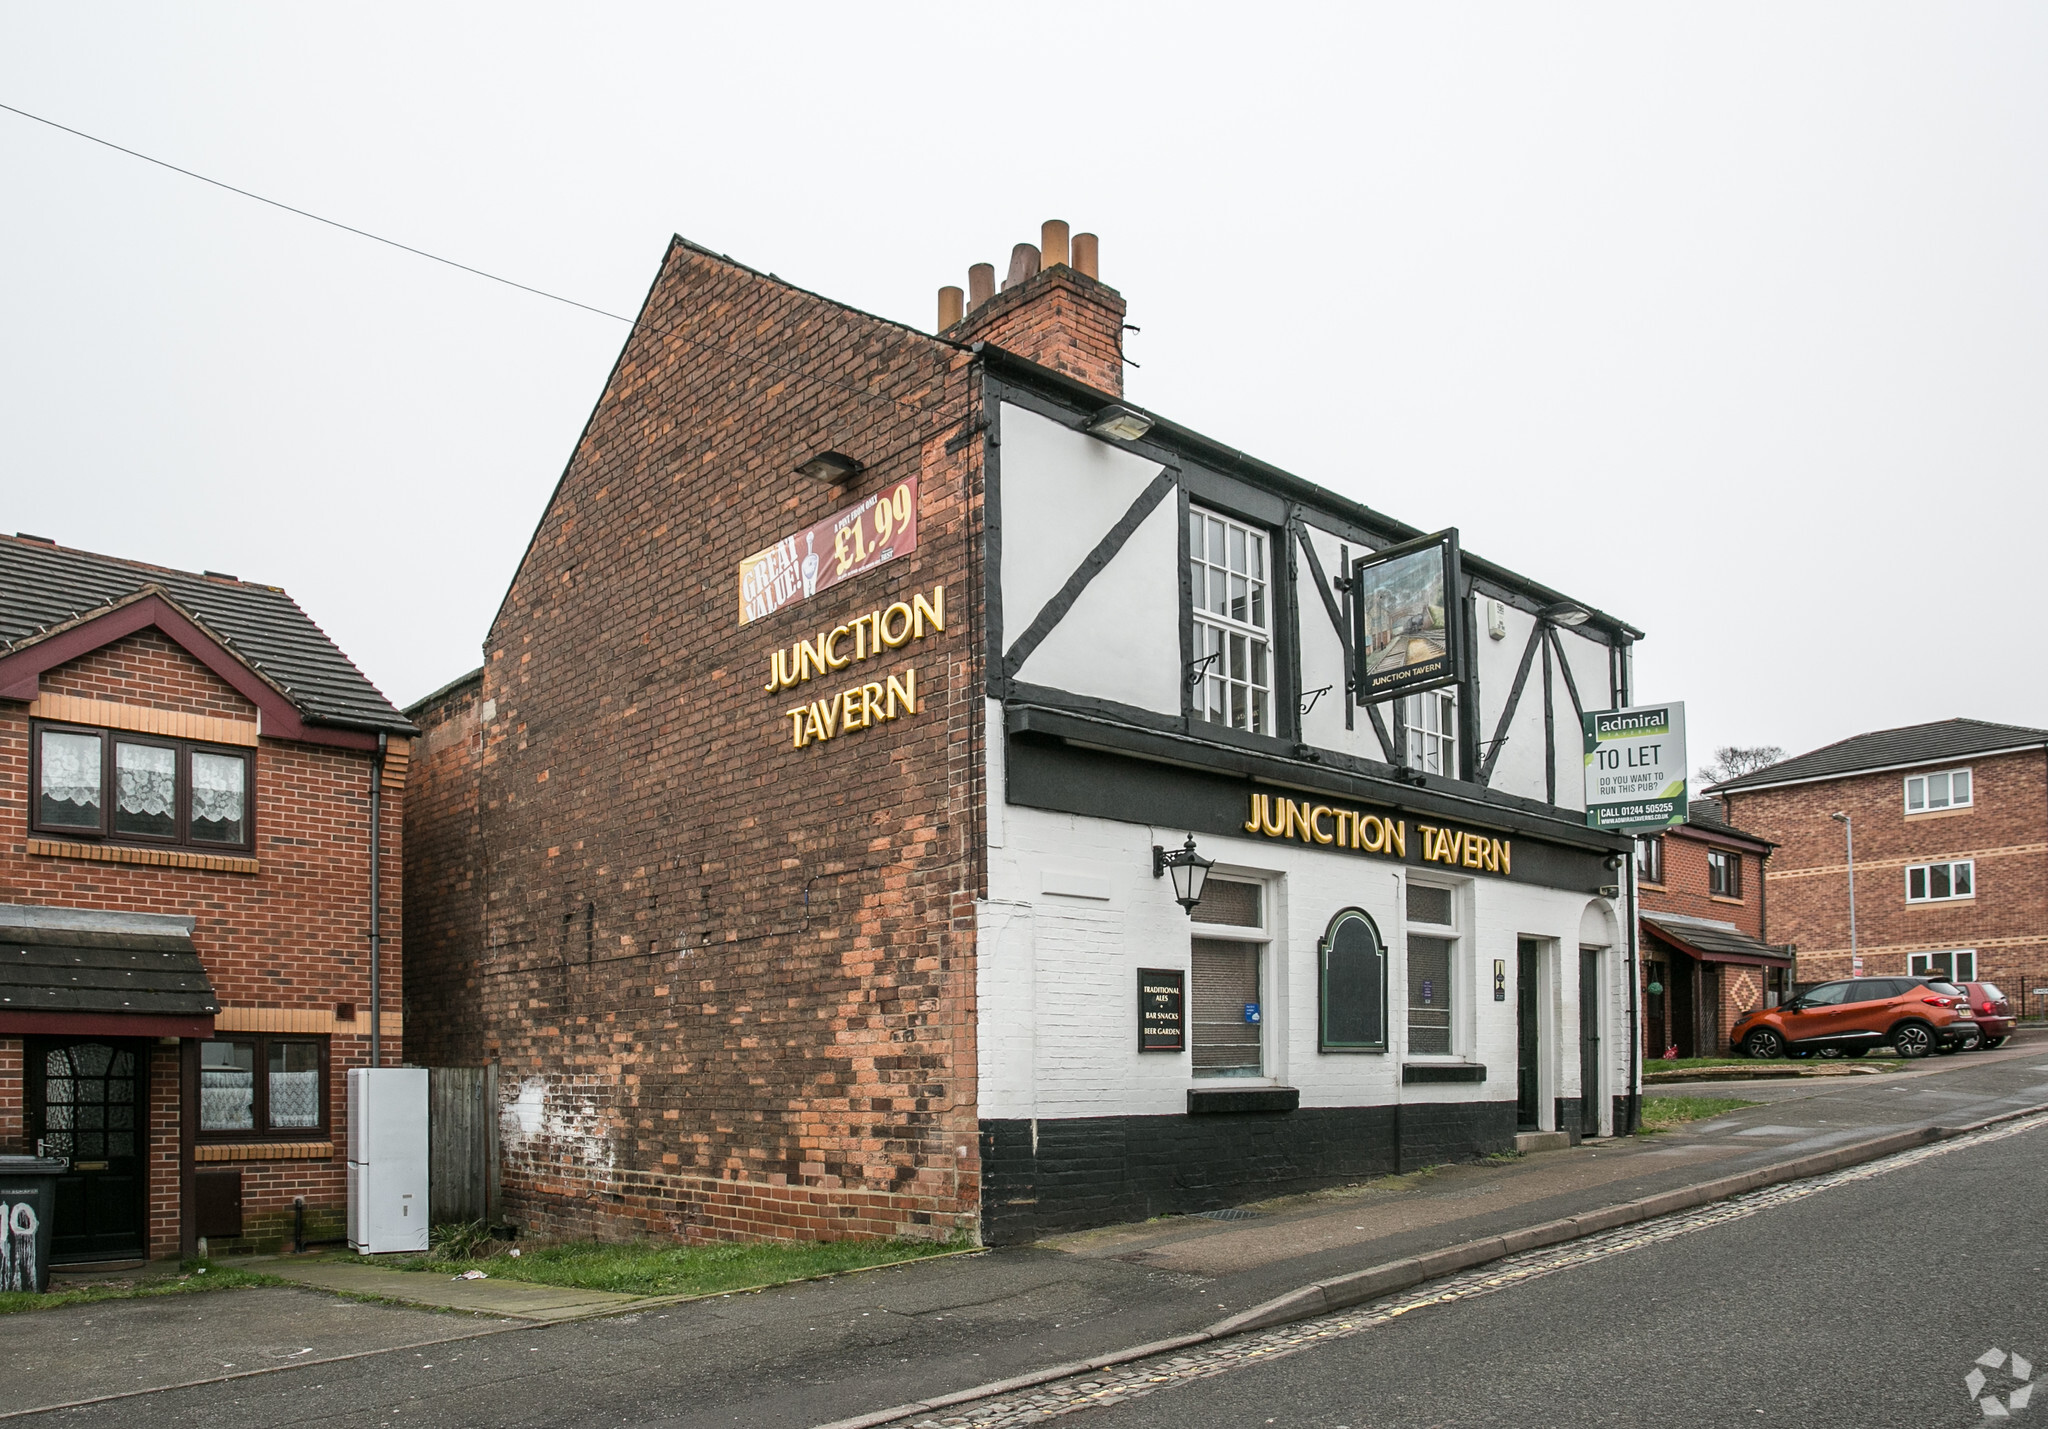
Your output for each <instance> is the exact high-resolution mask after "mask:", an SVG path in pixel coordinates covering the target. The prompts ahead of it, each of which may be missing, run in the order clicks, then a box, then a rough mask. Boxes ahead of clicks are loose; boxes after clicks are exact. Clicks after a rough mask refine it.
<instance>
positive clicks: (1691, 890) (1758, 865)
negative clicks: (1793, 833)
mask: <svg viewBox="0 0 2048 1429" xmlns="http://www.w3.org/2000/svg"><path fill="white" fill-rule="evenodd" d="M1663 837H1664V881H1663V883H1662V884H1647V883H1646V884H1642V885H1639V886H1640V888H1641V902H1642V906H1643V908H1644V910H1645V911H1646V912H1650V913H1683V914H1684V915H1685V916H1687V917H1688V918H1712V919H1714V920H1716V921H1717V922H1722V923H1733V924H1734V925H1735V926H1736V928H1737V929H1738V930H1739V931H1741V932H1744V933H1747V934H1748V935H1749V936H1750V937H1752V938H1756V939H1758V940H1759V941H1762V942H1770V941H1773V940H1772V939H1768V938H1765V937H1764V907H1763V905H1764V893H1763V877H1762V873H1763V860H1762V859H1761V858H1759V857H1758V856H1757V855H1756V854H1755V853H1754V852H1753V851H1751V850H1749V849H1745V848H1743V847H1741V846H1740V845H1738V844H1735V843H1733V842H1728V843H1723V842H1720V841H1718V840H1710V839H1707V838H1701V837H1695V836H1693V835H1691V834H1688V833H1682V832H1680V831H1679V830H1677V829H1671V830H1668V831H1666V833H1665V834H1664V836H1663ZM1710 848H1719V849H1729V850H1732V851H1734V852H1736V853H1738V854H1740V855H1741V857H1742V897H1741V898H1739V899H1729V898H1720V897H1717V896H1715V895H1714V894H1712V893H1709V892H1708V891H1707V850H1708V849H1710ZM1777 941H1781V942H1782V941H1783V940H1782V939H1778V940H1777Z"/></svg>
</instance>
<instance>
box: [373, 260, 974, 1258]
mask: <svg viewBox="0 0 2048 1429" xmlns="http://www.w3.org/2000/svg"><path fill="white" fill-rule="evenodd" d="M645 321H646V324H647V330H646V331H644V332H643V334H642V335H640V336H636V337H635V338H633V339H632V340H631V341H630V342H629V343H628V345H627V348H626V350H625V352H624V353H623V354H622V356H621V358H620V361H619V365H618V367H617V368H616V369H615V371H614V373H613V375H612V377H611V380H610V383H609V385H608V387H607V390H606V392H605V394H604V397H603V399H602V400H601V402H600V403H599V405H598V409H597V411H596V412H595V414H594V415H593V418H592V422H591V425H590V427H589V429H588V430H587V431H586V433H585V434H584V437H583V439H582V440H581V442H580V443H579V445H578V447H577V450H576V452H575V454H574V456H573V458H572V459H571V461H570V464H569V468H568V471H567V472H566V474H565V475H564V477H563V480H562V483H561V486H560V487H559V489H558V490H557V492H556V494H555V497H554V499H553V501H552V502H551V504H550V506H549V508H548V510H547V512H546V514H545V515H544V517H543V518H542V520H541V523H540V527H539V530H538V531H537V533H536V535H535V537H534V540H533V544H532V546H531V547H530V548H529V550H528V552H527V554H526V557H525V559H524V561H523V562H522V564H521V567H520V570H519V574H518V576H517V578H516V579H515V581H514V583H513V586H512V589H511V591H510V592H509V593H508V595H507V597H506V601H505V603H504V606H503V607H502V609H501V610H500V612H499V615H498V617H497V620H496V622H495V623H494V625H493V628H492V630H491V633H490V639H489V641H488V643H487V646H486V650H487V663H486V666H485V673H484V677H483V685H482V688H481V691H480V692H479V693H480V695H481V698H482V701H483V704H482V706H481V708H480V709H479V708H477V707H475V706H474V705H473V704H472V703H471V698H472V697H470V696H468V695H462V694H458V695H457V696H454V697H451V698H450V699H448V700H446V701H444V702H443V703H442V705H441V706H440V707H438V708H436V709H434V710H429V711H422V718H423V720H424V721H425V722H426V725H427V728H428V735H427V738H426V740H425V743H424V746H423V757H422V760H421V764H420V768H419V769H418V770H417V771H415V776H414V779H415V790H416V796H417V808H416V809H415V811H414V826H413V832H414V844H413V849H412V851H413V855H414V857H413V858H412V859H411V861H410V862H409V863H408V865H407V879H408V893H407V897H408V901H409V904H410V906H411V908H412V917H413V918H414V919H416V920H417V921H418V924H419V926H418V928H417V930H416V936H415V938H414V941H413V943H412V945H411V951H410V956H409V959H408V982H407V1002H408V1007H409V1008H410V1012H411V1017H412V1023H411V1028H412V1030H413V1040H412V1042H411V1044H410V1045H411V1046H412V1047H413V1048H414V1049H415V1054H416V1055H417V1056H419V1057H420V1058H421V1059H423V1060H426V1061H429V1062H432V1063H435V1064H455V1063H470V1064H474V1063H477V1062H481V1061H485V1060H489V1059H496V1060H498V1061H499V1062H500V1063H501V1068H500V1082H499V1085H500V1088H501V1095H502V1096H503V1098H504V1102H505V1110H504V1118H503V1125H504V1147H505V1162H504V1189H505V1197H506V1203H507V1207H508V1211H509V1213H510V1214H511V1215H512V1216H513V1217H514V1218H516V1219H517V1220H519V1221H520V1222H521V1223H522V1224H523V1225H525V1226H526V1227H527V1228H529V1230H531V1231H534V1232H538V1233H542V1234H570V1235H577V1236H583V1235H595V1236H607V1237H623V1236H630V1235H636V1234H644V1233H649V1232H653V1233H658V1234H665V1235H670V1234H672V1235H687V1236H689V1237H692V1238H719V1237H732V1236H783V1237H809V1236H836V1235H847V1234H884V1233H888V1234H897V1233H908V1234H925V1235H947V1234H952V1233H956V1232H957V1233H969V1234H971V1233H972V1232H973V1231H974V1229H975V1228H976V1227H977V1225H978V1199H979V1198H978V1182H977V1177H978V1166H977V1163H976V1160H975V1155H976V1151H975V1148H976V1117H975V1089H974V1068H975V1051H974V1040H973V989H974V965H973V955H974V946H973V936H974V903H973V900H974V898H975V896H976V893H977V890H978V877H979V874H978V871H977V868H976V864H975V858H974V854H973V850H974V849H975V848H976V847H978V842H977V828H978V822H979V818H980V810H981V805H980V799H981V789H980V787H979V784H978V782H977V780H978V774H977V771H978V769H979V767H980V761H979V757H978V752H977V751H978V743H977V742H978V740H979V739H980V738H981V730H982V724H983V713H982V711H983V704H982V697H981V694H980V682H981V675H980V672H979V670H978V669H977V666H976V661H975V656H974V651H975V649H976V642H975V640H974V639H973V636H972V630H973V629H974V627H975V624H976V622H977V620H978V607H977V603H976V600H975V592H976V589H977V586H978V582H979V578H980V577H979V570H978V567H977V565H976V555H975V553H976V552H977V551H978V539H979V538H978V528H977V525H976V522H977V521H978V512H979V501H980V489H979V479H978V472H979V445H978V441H977V439H976V438H975V437H974V436H973V434H972V432H971V430H970V428H969V423H970V421H971V418H972V416H973V414H974V404H975V398H974V394H973V392H972V390H971V374H972V370H973V369H972V364H971V359H970V358H969V357H968V355H967V354H964V353H962V352H960V351H959V350H958V349H956V348H953V347H950V346H948V345H946V344H942V343H938V342H935V341H933V340H932V339H931V338H929V337H926V336H923V335H920V334H917V333H915V332H912V331H910V330H908V329H903V328H898V327H895V326H893V325H891V324H888V323H884V322H881V321H879V320H876V319H873V318H870V317H867V316H866V315H864V314H860V313H857V312H854V311H852V310H850V309H847V308H844V307H841V306H839V305H837V304H834V303H830V302H827V301H825V300H823V299H820V298H817V297H814V296H812V295H809V294H806V293H802V292H799V291H797V290H795V289H792V288H789V287H787V286H786V285H784V284H782V283H780V282H777V281H774V280H771V279H768V278H766V277H764V276H762V275H760V274H756V273H751V272H748V271H747V270H745V269H741V268H739V267H736V266H735V265H732V264H730V263H728V262H725V261H723V260H720V259H717V258H715V257H712V256H709V255H706V254H703V253H700V252H697V251H695V250H693V249H690V248H689V247H687V246H686V245H682V244H680V243H679V244H677V245H676V246H675V247H673V248H672V249H671V250H670V252H669V254H668V255H667V257H666V259H665V260H664V264H663V268H662V272H661V275H660V277H659V278H658V280H657V282H656V284H655V286H654V289H653V291H652V293H651V294H650V297H649V302H648V306H647V309H646V313H645ZM735 351H740V352H744V353H747V354H751V355H754V357H755V358H756V360H754V361H749V360H747V359H746V358H740V357H733V356H728V355H727V354H729V353H732V352H735ZM766 363H772V364H774V366H772V367H769V366H764V365H762V364H766ZM821 448H836V449H838V450H842V451H846V452H848V453H851V454H852V455H854V456H856V457H859V458H860V459H861V460H862V461H863V462H865V463H866V464H867V466H868V468H869V470H868V471H867V472H865V473H863V474H862V475H861V477H859V478H858V480H857V483H856V484H855V485H854V487H853V489H852V491H841V490H837V489H832V490H828V489H826V488H824V487H822V486H819V485H818V484H816V483H813V482H809V481H807V480H805V479H804V478H802V477H798V476H795V475H793V474H792V470H791V469H792V468H793V467H794V466H795V465H796V464H797V463H798V462H799V461H801V460H803V459H804V458H805V457H806V456H808V455H809V454H811V453H812V452H815V451H817V450H819V449H821ZM913 474H915V475H917V476H918V477H919V478H920V483H921V487H920V504H919V527H920V531H919V537H918V548H917V551H916V552H915V554H914V555H910V556H905V557H901V558H898V559H897V560H895V561H894V562H892V563H890V564H888V565H885V566H883V567H881V568H879V569H878V570H875V571H873V572H870V573H868V574H866V575H863V576H860V577H857V578H855V579H853V580H851V581H849V582H847V583H845V584H844V585H842V586H840V587H837V588H835V589H832V590H829V591H827V592H825V593H823V594H821V595H819V596H817V597H815V598H814V599H812V600H810V601H805V602H799V603H797V604H795V605H793V606H791V607H787V608H785V609H784V610H782V611H780V612H777V613H776V614H774V615H772V616H769V617H767V618H764V619H761V620H758V621H755V622H753V623H751V624H748V625H746V626H744V627H742V626H739V625H738V624H737V621H736V606H737V568H738V564H739V561H740V560H741V559H742V558H743V557H745V556H747V555H749V554H751V553H753V552H755V551H758V550H761V549H762V548H764V547H766V546H768V545H770V544H771V543H772V542H774V541H775V540H777V539H778V538H780V537H782V536H784V535H787V534H789V533H791V532H795V531H798V530H801V529H802V528H803V527H804V526H806V525H808V524H809V523H810V522H812V521H815V520H817V519H818V518H820V517H822V516H824V515H826V514H828V513H830V512H832V511H835V510H838V509H841V508H842V507H844V506H846V505H848V504H849V503H850V501H851V500H853V499H854V497H855V495H857V494H864V493H866V492H869V491H875V490H881V489H886V488H887V487H889V486H890V485H892V484H893V483H895V482H898V481H900V480H902V479H904V478H906V477H908V476H910V475H913ZM940 585H943V586H944V587H945V591H946V613H947V626H946V630H945V632H944V633H943V634H933V635H931V636H929V637H928V638H926V639H924V640H920V641H914V642H912V643H911V644H910V645H907V646H905V647H903V648H902V649H900V650H896V651H893V652H890V654H889V655H888V656H886V657H884V658H881V659H877V660H874V661H871V662H869V665H868V666H867V668H866V669H864V670H861V671H855V670H847V671H842V672H839V674H841V675H844V676H845V677H846V678H845V679H843V680H842V679H838V678H833V677H827V678H825V679H822V680H820V681H815V682H813V683H812V684H810V685H806V686H801V687H799V688H797V689H793V690H788V691H784V692H782V693H780V694H769V693H767V692H765V691H764V688H763V687H764V685H765V684H766V683H767V676H768V670H769V653H770V651H771V650H774V649H776V648H777V647H780V648H782V649H783V650H785V651H787V650H788V649H789V647H790V645H791V644H792V642H794V641H797V640H801V639H808V638H811V637H813V636H816V635H817V634H819V633H820V631H822V630H829V629H830V628H831V627H832V626H833V625H834V624H835V623H838V622H844V621H846V620H848V619H849V618H850V617H852V616H854V615H855V614H865V613H866V612H868V611H871V610H873V609H875V608H876V607H877V606H886V605H888V604H889V603H890V602H893V601H896V600H907V599H908V598H909V596H910V594H911V592H913V591H918V592H923V593H925V594H926V595H927V596H928V595H929V594H930V592H931V590H932V588H933V587H934V586H940ZM905 669H915V670H916V672H917V689H918V697H919V701H920V709H919V711H918V712H917V713H916V714H915V715H909V716H906V717H904V718H900V719H898V720H895V721H893V722H891V723H887V724H880V725H877V726H875V727H873V728H869V729H866V730H862V731H858V732H854V733H847V734H842V735H841V736H839V737H838V738H835V739H832V740H830V741H828V742H823V743H814V744H812V745H811V746H810V747H808V748H804V749H794V748H792V747H791V728H790V721H789V720H788V718H787V717H786V711H787V710H789V709H790V708H791V707H792V706H795V705H798V704H800V703H802V702H803V701H804V700H808V699H812V698H817V697H818V696H820V695H824V694H830V693H836V692H837V691H838V689H839V688H840V687H841V686H842V685H844V684H849V683H858V682H859V680H861V679H879V678H881V676H882V675H883V674H900V673H901V672H902V671H903V670H905ZM820 686H822V688H820ZM484 711H488V712H489V713H490V714H491V718H490V719H488V720H481V719H480V715H481V714H482V713H483V712H484ZM472 719H478V720H479V729H478V733H479V734H480V736H481V740H480V745H481V747H480V748H479V741H478V740H477V739H476V738H475V737H473V735H472V732H471V726H470V723H469V721H471V720H472ZM472 800H473V801H474V802H471V801H472Z"/></svg>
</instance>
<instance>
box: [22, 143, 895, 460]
mask: <svg viewBox="0 0 2048 1429" xmlns="http://www.w3.org/2000/svg"><path fill="white" fill-rule="evenodd" d="M0 110H5V111H6V112H7V113H9V114H18V115H20V116H21V117H22V118H23V119H30V120H34V121H35V122H36V123H38V124H44V125H48V126H49V127H50V128H52V129H56V130H59V131H61V132H63V133H65V134H69V135H71V136H73V137H74V138H78V139H83V140H85V141H86V142H87V143H89V144H98V145H99V146H100V147H101V148H103V149H112V150H113V151H114V152H115V153H117V154H126V155H127V156H128V157H129V158H131V159H140V160H142V162H143V163H145V164H154V165H156V167H158V168H160V169H168V170H170V171H171V172H172V173H174V174H179V175H182V176H183V177H185V178H188V179H197V180H198V181H199V182H200V183H202V184H210V185H212V186H213V187H214V188H217V189H225V190H226V191H227V192H229V193H231V194H237V195H239V196H241V197H242V198H246V199H253V200H255V201H256V202H257V203H260V204H267V205H269V206H270V207H271V208H276V209H282V210H284V212H286V213H289V214H295V215H297V216H298V217H300V218H307V219H311V220H312V221H313V222H315V223H324V224H326V225H327V226H328V227H329V228H338V229H340V230H341V231H342V232H343V233H352V234H354V235H355V236H356V237H358V238H367V239H369V240H370V241H371V242H372V243H381V244H383V245H384V246H385V247H387V248H396V249H398V250H399V251H400V252H401V253H410V254H412V255H413V256H414V257H415V258H425V259H426V260H428V261H429V262H432V263H440V264H442V265H444V266H446V267H449V268H457V269H460V270H461V271H462V272H464V273H470V274H474V275H475V276H476V277H479V278H488V279H489V280H490V281H491V282H493V283H503V284H504V285H505V286H506V287H508V288H517V289H518V290H519V291H520V292H522V293H531V294H533V295H534V296H535V297H537V298H546V299H548V300H550V301H551V302H557V303H566V304H568V305H569V306H570V307H572V308H581V309H582V310H583V311H584V312H586V313H596V314H597V315H598V316H599V317H601V318H610V319H611V320H612V321H613V322H622V323H624V324H626V325H627V326H628V327H630V328H632V329H633V330H634V331H636V332H647V333H652V334H654V335H655V336H657V337H672V338H675V339H676V340H677V341H678V342H686V343H688V344H689V345H690V346H692V347H694V348H697V349H699V350H700V351H703V352H709V353H714V354H716V355H717V356H720V357H730V358H738V359H739V360H740V361H742V362H750V363H752V364H753V365H754V366H756V367H758V368H762V369H764V370H766V371H769V372H775V373H779V374H781V375H782V376H784V377H794V378H797V379H799V380H800V381H805V382H816V383H818V384H820V385H821V386H825V387H836V388H838V389H839V390H840V391H842V392H845V393H847V394H849V395H851V396H854V397H858V398H860V399H861V400H862V401H866V402H888V403H890V404H892V405H894V406H898V407H907V408H909V409H910V410H911V411H913V412H915V411H919V410H921V408H920V407H919V406H918V404H917V403H915V402H909V401H905V400H904V399H903V398H901V397H888V396H884V395H883V394H882V393H879V392H869V391H865V390H863V389H862V388H859V387H856V386H854V385H853V384H852V383H849V382H841V381H839V380H837V379H835V378H831V377H823V376H820V375H819V374H817V373H815V372H805V371H803V370H801V369H799V368H794V367H787V366H784V365H782V364H780V363H776V362H771V361H769V360H768V359H767V358H763V357H755V356H754V355H753V354H751V353H746V352H740V351H738V350H736V349H732V348H726V347H719V346H716V345H714V344H712V343H708V342H700V341H698V340H697V339H696V338H693V337H689V336H687V335H685V334H683V333H680V332H676V331H674V330H672V329H668V328H656V327H651V326H649V325H648V324H646V323H643V322H641V321H639V320H638V319H637V318H629V317H627V316H625V315H624V314H623V313H615V312H612V311H610V310H608V309H606V308H600V307H594V306H592V305H591V304H589V303H585V302H579V301H577V300H576V299H575V298H568V297H564V296H562V294H560V293H551V292H549V291H548V290H547V289H545V288H536V287H534V286H533V285H532V284H530V283H521V282H519V281H517V280H516V279H512V278H506V277H502V276H500V275H499V274H497V273H491V272H486V271H485V270H484V269H482V268H478V267H474V266H472V265H471V264H468V263H460V262H457V261H456V260H455V259H453V258H444V257H442V256H441V255H440V254H438V253H429V252H428V251H427V250H426V249H424V248H415V247H413V245H412V244H410V243H400V242H399V241H398V240H397V239H395V238H386V237H384V235H382V234H381V233H372V232H370V231H369V230H368V229H366V228H357V227H356V226H355V225H354V224H351V223H343V222H341V220H339V219H335V218H328V217H325V216H324V215H322V214H317V213H313V212H311V211H309V210H307V209H303V208H296V207H294V206H293V205H291V204H288V203H283V202H280V201H279V200H277V199H274V198H266V197H265V196H264V195H262V194H259V193H254V192H251V191H250V190H248V189H245V188H238V187H236V186H235V185H234V184H231V183H226V182H224V181H223V180H220V179H216V178H210V177H209V176H207V175H205V174H202V173H198V172H195V171H194V170H192V169H187V168H183V167H181V166H180V165H177V164H173V163H171V162H170V161H169V160H166V159H159V158H157V157H156V156H154V155H152V154H145V153H143V152H142V151H141V150H139V149H131V148H129V147H128V146H127V145H125V144H116V143H115V142H114V141H113V140H111V139H102V138H100V137H99V135H97V134H88V133H86V132H85V131H84V130H83V129H74V128H72V127H71V126H70V125H69V124H59V123H58V122H57V121H56V120H54V119H46V118H44V117H43V116H42V115H40V114H32V113H30V112H29V111H28V110H26V109H20V108H17V107H16V106H14V105H12V104H6V103H0ZM906 450H907V448H906ZM896 454H897V453H895V452H891V453H888V454H887V455H889V456H894V455H896ZM874 460H879V458H876V459H874ZM870 464H873V461H872V460H871V462H870Z"/></svg>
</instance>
